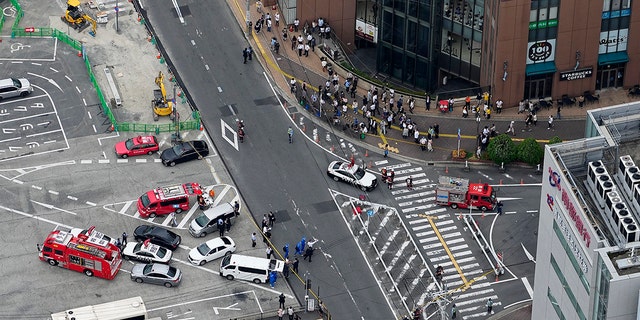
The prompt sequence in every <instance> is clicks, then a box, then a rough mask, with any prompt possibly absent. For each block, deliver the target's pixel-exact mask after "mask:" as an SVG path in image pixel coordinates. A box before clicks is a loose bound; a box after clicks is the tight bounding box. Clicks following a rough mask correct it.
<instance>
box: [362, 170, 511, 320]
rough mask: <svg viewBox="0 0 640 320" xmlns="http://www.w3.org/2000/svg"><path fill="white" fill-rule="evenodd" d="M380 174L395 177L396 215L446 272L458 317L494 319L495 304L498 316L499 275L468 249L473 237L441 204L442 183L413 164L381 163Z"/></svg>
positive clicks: (433, 264) (433, 265) (428, 256)
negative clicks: (495, 278) (489, 309)
mask: <svg viewBox="0 0 640 320" xmlns="http://www.w3.org/2000/svg"><path fill="white" fill-rule="evenodd" d="M374 168H375V170H378V172H380V170H382V169H383V168H385V169H387V173H388V174H389V172H391V171H393V172H394V184H393V188H391V189H389V192H390V193H391V195H392V196H393V198H394V199H395V204H396V209H397V211H398V213H399V214H400V215H401V216H402V218H403V220H404V221H405V225H406V227H407V228H408V229H409V230H410V233H412V234H413V237H414V240H415V243H416V245H417V246H418V247H419V250H421V251H422V252H423V253H424V256H425V258H426V260H428V261H427V262H428V263H429V265H430V267H431V268H432V270H435V269H436V268H437V267H438V266H441V267H442V268H443V269H444V276H442V280H441V281H442V282H441V284H442V285H443V288H446V291H447V292H448V293H449V294H448V299H450V300H451V304H453V303H455V304H456V308H457V310H458V312H457V313H458V316H459V317H460V318H462V319H475V318H480V319H482V318H486V317H488V316H490V315H489V314H487V308H486V303H487V301H488V299H489V298H491V299H492V301H493V313H495V312H496V309H498V308H499V307H500V306H501V301H500V299H499V297H498V295H497V294H496V292H495V290H494V289H493V288H492V287H491V279H490V277H492V276H493V272H491V271H486V270H483V268H482V266H481V261H479V260H478V259H477V258H476V257H475V256H474V254H473V251H472V247H475V246H476V244H475V243H472V244H469V243H467V240H466V239H465V238H464V235H463V233H464V232H467V231H465V230H464V226H463V225H462V224H461V222H460V221H459V220H458V218H457V217H456V214H453V213H451V212H450V211H449V210H450V209H448V208H447V207H443V206H440V205H438V204H436V203H435V198H436V195H435V192H436V186H437V181H434V180H435V179H434V180H432V179H430V178H429V177H427V174H426V172H425V171H424V169H423V168H422V167H419V166H416V165H413V164H411V163H398V164H395V163H394V164H391V163H389V161H388V160H381V161H377V162H375V164H374ZM409 177H410V178H411V180H412V182H413V183H412V187H411V188H409V187H408V186H407V183H406V181H407V179H408V178H409ZM436 179H437V178H436ZM381 187H382V188H385V187H387V186H386V185H384V184H383V185H382V186H381ZM476 248H477V247H476ZM485 264H486V263H485ZM450 307H451V306H449V308H450Z"/></svg>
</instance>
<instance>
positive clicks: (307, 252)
mask: <svg viewBox="0 0 640 320" xmlns="http://www.w3.org/2000/svg"><path fill="white" fill-rule="evenodd" d="M313 250H315V249H313V247H312V246H308V247H307V250H305V251H304V256H303V259H304V260H307V258H309V262H311V257H313Z"/></svg>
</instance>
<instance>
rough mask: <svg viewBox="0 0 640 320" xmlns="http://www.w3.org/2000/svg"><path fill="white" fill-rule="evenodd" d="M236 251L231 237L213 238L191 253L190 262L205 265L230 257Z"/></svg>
mask: <svg viewBox="0 0 640 320" xmlns="http://www.w3.org/2000/svg"><path fill="white" fill-rule="evenodd" d="M235 251H236V243H235V242H233V239H231V238H229V237H226V236H225V237H218V238H213V239H211V240H209V241H207V242H205V243H203V244H201V245H199V246H197V247H195V248H193V249H191V251H190V252H189V262H191V263H193V264H195V265H199V266H201V265H204V264H205V263H207V262H210V261H213V260H215V259H218V258H222V257H224V256H226V255H230V254H232V253H234V252H235Z"/></svg>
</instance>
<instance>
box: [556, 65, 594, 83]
mask: <svg viewBox="0 0 640 320" xmlns="http://www.w3.org/2000/svg"><path fill="white" fill-rule="evenodd" d="M591 75H593V68H585V69H578V70H571V71H563V72H560V81H571V80H579V79H584V78H591Z"/></svg>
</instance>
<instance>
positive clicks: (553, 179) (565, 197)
mask: <svg viewBox="0 0 640 320" xmlns="http://www.w3.org/2000/svg"><path fill="white" fill-rule="evenodd" d="M549 185H551V186H552V187H554V188H557V189H558V191H561V192H562V204H563V205H564V208H565V209H566V210H567V212H569V217H571V220H572V221H573V224H574V225H575V227H576V229H577V230H578V233H579V234H580V236H581V237H582V240H583V241H584V243H585V245H586V246H587V248H589V246H590V245H591V235H589V231H588V230H587V228H586V227H585V224H584V222H582V218H581V217H580V214H579V213H578V210H577V209H576V207H575V205H574V204H573V202H572V201H571V198H570V197H569V193H568V192H567V191H566V190H564V189H562V187H561V186H560V175H559V174H558V173H557V172H555V171H553V169H551V167H549Z"/></svg>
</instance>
